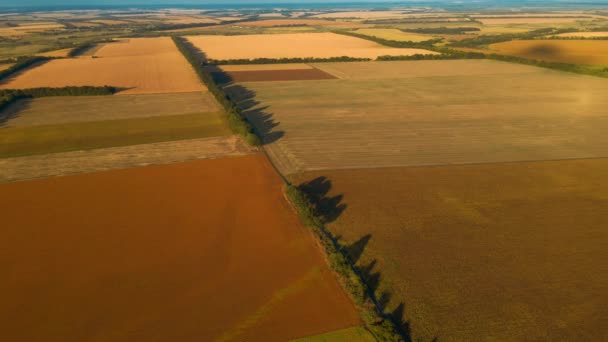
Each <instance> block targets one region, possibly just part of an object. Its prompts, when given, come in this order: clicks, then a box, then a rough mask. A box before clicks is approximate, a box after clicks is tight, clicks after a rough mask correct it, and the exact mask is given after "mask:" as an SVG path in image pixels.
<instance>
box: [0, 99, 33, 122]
mask: <svg viewBox="0 0 608 342" xmlns="http://www.w3.org/2000/svg"><path fill="white" fill-rule="evenodd" d="M31 106H32V99H21V100H17V101H16V102H15V103H12V104H11V105H9V106H8V107H6V108H4V109H3V110H1V111H0V128H5V126H6V124H7V123H8V122H9V121H11V120H13V119H16V118H18V117H19V116H20V115H21V113H23V111H25V110H27V109H28V108H30V107H31Z"/></svg>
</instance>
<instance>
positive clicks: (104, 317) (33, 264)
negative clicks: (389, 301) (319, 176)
mask: <svg viewBox="0 0 608 342" xmlns="http://www.w3.org/2000/svg"><path fill="white" fill-rule="evenodd" d="M282 184H283V183H282V181H281V179H280V178H279V177H278V175H277V174H276V173H275V172H274V170H273V169H272V167H271V166H270V164H269V163H268V162H267V161H266V160H265V157H264V156H263V155H260V154H258V155H253V156H246V157H239V158H225V159H218V160H208V161H197V162H191V163H184V164H175V165H169V166H153V167H146V168H135V169H128V170H121V171H112V172H104V173H94V174H88V175H79V176H70V177H61V178H54V179H49V180H39V181H30V182H17V183H11V184H4V185H1V186H0V187H1V191H2V194H3V196H2V197H0V207H2V208H3V221H4V223H5V225H4V226H5V228H4V229H2V231H1V232H0V236H1V240H2V241H3V243H4V244H5V247H6V248H3V251H2V253H1V254H0V264H1V265H2V269H3V274H4V276H3V278H4V281H2V282H0V291H1V292H2V293H3V294H4V295H5V300H3V303H2V306H1V307H0V328H1V331H2V332H1V333H0V335H1V336H2V339H4V340H10V341H35V340H44V341H75V340H100V341H101V340H103V341H125V340H133V339H136V340H166V341H176V340H180V341H187V340H206V341H210V340H224V341H229V340H247V341H285V340H288V339H292V338H297V337H302V336H309V335H317V334H322V333H325V332H329V331H332V330H337V329H343V328H347V327H350V326H355V325H358V324H359V319H358V314H357V312H356V310H355V308H354V306H353V304H352V303H351V302H350V300H349V298H348V297H347V296H346V294H345V293H344V292H343V291H342V289H341V288H340V286H339V285H338V283H337V281H336V280H335V278H334V276H333V274H332V273H331V272H330V271H329V270H328V269H327V267H326V264H325V261H324V260H323V255H322V254H321V252H320V251H319V250H318V249H317V248H316V247H315V246H314V242H313V240H312V237H311V235H310V233H309V232H307V231H306V230H305V229H304V228H303V227H302V226H301V225H300V223H299V222H298V219H297V217H296V215H295V214H294V213H293V212H292V210H291V208H290V207H289V205H288V204H287V202H286V201H285V199H284V197H283V195H282V191H281V187H282ZM176 203H179V205H176ZM33 213H35V215H34V214H33Z"/></svg>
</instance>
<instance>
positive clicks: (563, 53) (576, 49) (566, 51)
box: [490, 40, 608, 65]
mask: <svg viewBox="0 0 608 342" xmlns="http://www.w3.org/2000/svg"><path fill="white" fill-rule="evenodd" d="M490 49H491V50H493V51H496V52H497V53H500V54H505V55H511V56H518V57H523V58H529V59H538V60H545V61H550V62H561V63H574V64H594V65H608V40H513V41H510V42H504V43H497V44H492V45H490Z"/></svg>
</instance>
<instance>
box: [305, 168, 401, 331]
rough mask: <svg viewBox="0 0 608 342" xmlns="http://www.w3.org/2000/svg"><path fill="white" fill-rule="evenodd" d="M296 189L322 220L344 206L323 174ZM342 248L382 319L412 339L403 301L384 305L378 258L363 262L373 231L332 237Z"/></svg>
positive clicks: (329, 219) (386, 296)
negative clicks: (352, 236)
mask: <svg viewBox="0 0 608 342" xmlns="http://www.w3.org/2000/svg"><path fill="white" fill-rule="evenodd" d="M298 189H300V191H302V192H303V193H304V195H305V196H306V197H307V198H308V200H309V201H310V203H311V204H312V206H313V210H314V212H315V214H316V215H317V216H318V217H320V218H321V219H322V221H323V223H324V224H328V223H331V222H334V221H335V220H336V219H338V217H340V216H341V215H342V214H343V213H344V211H345V210H346V208H347V205H346V204H345V203H343V201H344V195H342V194H338V195H334V194H332V193H331V190H332V182H331V180H329V179H328V178H327V177H325V176H321V177H317V178H314V179H312V180H309V181H307V182H304V183H301V184H300V185H298ZM334 238H335V239H336V240H337V242H338V245H339V246H340V248H341V249H342V251H343V252H344V253H345V254H346V255H347V257H348V259H349V261H350V262H351V264H352V265H354V266H355V270H356V271H357V273H358V274H359V276H360V277H361V279H363V281H364V282H365V285H366V287H367V292H368V294H369V296H370V297H371V298H372V301H374V302H375V303H376V304H377V306H378V308H379V310H381V311H382V312H381V315H382V316H383V319H389V320H391V321H392V322H393V323H394V324H395V325H396V327H397V329H398V331H399V333H400V334H401V336H402V337H403V339H404V340H405V341H411V340H412V337H411V329H410V323H409V321H408V320H407V319H406V318H405V303H404V302H400V303H399V304H398V305H397V307H396V308H395V309H394V310H392V311H387V310H386V308H387V306H388V305H389V304H390V303H391V299H392V294H391V293H390V292H387V291H382V292H381V293H378V292H379V289H380V285H381V280H382V275H381V273H380V271H378V270H377V269H376V268H377V263H378V262H377V260H376V259H373V260H371V261H370V262H369V263H365V264H364V263H363V262H364V261H363V258H362V257H363V256H364V254H365V250H366V248H367V246H368V245H369V243H370V241H371V240H372V238H373V237H372V234H369V233H368V234H364V235H363V236H361V237H360V238H359V239H357V240H356V241H354V242H352V243H345V242H344V241H342V236H335V237H334Z"/></svg>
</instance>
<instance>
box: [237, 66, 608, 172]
mask: <svg viewBox="0 0 608 342" xmlns="http://www.w3.org/2000/svg"><path fill="white" fill-rule="evenodd" d="M313 66H316V67H318V68H319V69H321V70H324V71H327V72H329V73H330V74H333V75H335V76H337V77H340V78H342V79H337V80H324V81H307V82H255V83H247V84H235V85H232V86H230V87H228V88H227V91H228V92H229V94H231V96H232V97H233V98H235V99H236V100H238V101H241V102H240V105H241V106H242V108H243V109H244V113H245V115H246V116H247V117H248V118H249V120H250V121H251V122H252V123H253V124H254V125H255V126H256V127H257V129H258V131H260V132H261V133H262V134H263V135H264V136H265V137H264V138H263V140H264V142H265V144H266V145H267V146H266V147H267V151H268V153H269V154H270V155H271V157H272V158H273V160H274V162H275V163H276V164H277V166H278V168H279V169H280V170H281V171H282V172H283V173H285V174H290V173H294V172H299V171H305V170H322V169H340V168H360V167H386V166H412V165H440V164H470V163H491V162H509V161H526V160H553V159H569V158H593V157H608V136H607V135H606V134H604V133H603V132H604V130H606V129H608V113H607V112H606V108H608V96H606V93H607V92H608V80H605V79H601V78H596V77H590V76H582V75H577V74H571V73H563V72H557V71H552V70H547V69H541V68H536V67H531V66H524V65H519V64H510V63H504V62H497V61H490V60H460V61H403V62H367V63H319V64H314V65H313Z"/></svg>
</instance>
